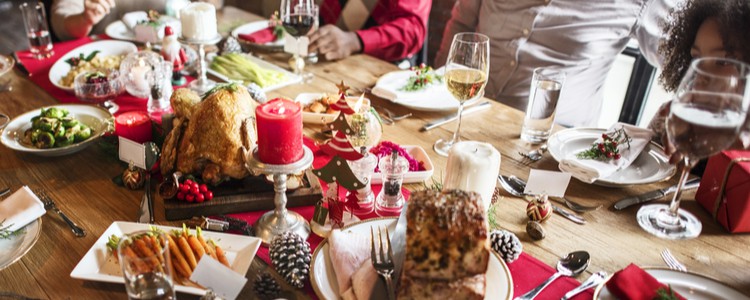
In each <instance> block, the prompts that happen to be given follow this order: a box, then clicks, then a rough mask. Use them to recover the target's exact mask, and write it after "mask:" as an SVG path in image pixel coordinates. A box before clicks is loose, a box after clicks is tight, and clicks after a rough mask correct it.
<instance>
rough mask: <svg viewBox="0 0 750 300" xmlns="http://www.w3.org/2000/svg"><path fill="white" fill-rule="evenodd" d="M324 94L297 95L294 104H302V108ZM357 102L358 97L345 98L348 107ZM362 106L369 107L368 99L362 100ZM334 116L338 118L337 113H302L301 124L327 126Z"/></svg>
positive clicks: (334, 118)
mask: <svg viewBox="0 0 750 300" xmlns="http://www.w3.org/2000/svg"><path fill="white" fill-rule="evenodd" d="M325 95H326V94H323V93H301V94H299V95H297V97H295V98H294V102H297V103H300V104H302V106H303V107H304V106H306V105H308V104H310V103H312V102H313V101H314V100H316V99H320V98H321V97H323V96H325ZM357 100H359V97H356V96H347V97H346V102H348V103H349V105H350V106H354V103H356V102H357ZM362 101H363V102H362V104H363V105H370V99H367V98H364V100H362ZM336 116H338V113H333V114H322V113H313V112H305V111H303V112H302V122H304V123H311V124H328V123H331V122H333V121H334V120H336Z"/></svg>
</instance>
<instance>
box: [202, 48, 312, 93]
mask: <svg viewBox="0 0 750 300" xmlns="http://www.w3.org/2000/svg"><path fill="white" fill-rule="evenodd" d="M243 55H245V56H246V57H247V58H248V59H250V60H251V61H252V62H254V63H256V64H258V66H259V67H261V68H265V69H271V70H275V71H279V72H281V73H284V75H285V76H286V80H284V81H282V82H281V83H278V84H275V85H272V86H267V87H265V88H263V91H264V92H266V93H268V92H270V91H273V90H276V89H280V88H282V87H285V86H287V85H292V84H295V83H300V82H302V77H300V76H299V75H295V74H293V73H291V72H289V71H287V70H285V69H282V68H280V67H279V66H277V65H274V64H272V63H269V62H267V61H265V60H262V59H260V58H257V57H255V56H252V55H250V54H247V53H244V54H243ZM214 57H215V55H209V56H208V57H207V58H206V60H207V62H206V72H207V73H208V74H211V75H213V76H216V78H219V79H221V80H222V81H224V82H233V81H235V80H232V79H229V77H227V76H226V75H224V74H221V73H219V72H217V71H215V70H213V69H211V67H210V66H211V62H212V61H213V58H214Z"/></svg>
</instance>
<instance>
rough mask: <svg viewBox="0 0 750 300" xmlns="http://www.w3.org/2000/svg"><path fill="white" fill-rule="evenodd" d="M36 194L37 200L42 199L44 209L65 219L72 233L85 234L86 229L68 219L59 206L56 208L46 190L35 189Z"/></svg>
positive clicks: (80, 235)
mask: <svg viewBox="0 0 750 300" xmlns="http://www.w3.org/2000/svg"><path fill="white" fill-rule="evenodd" d="M36 194H37V196H39V200H42V203H44V209H46V210H52V211H54V212H56V213H57V214H58V215H60V217H61V218H62V219H63V220H64V221H65V223H67V224H68V226H70V229H71V230H73V234H75V235H76V236H77V237H84V236H86V231H85V230H83V228H81V227H79V226H78V225H77V224H76V223H75V222H73V221H72V220H70V218H68V216H67V215H65V213H63V212H62V210H60V209H59V208H57V205H55V201H52V198H50V196H49V195H47V192H45V191H44V190H37V191H36Z"/></svg>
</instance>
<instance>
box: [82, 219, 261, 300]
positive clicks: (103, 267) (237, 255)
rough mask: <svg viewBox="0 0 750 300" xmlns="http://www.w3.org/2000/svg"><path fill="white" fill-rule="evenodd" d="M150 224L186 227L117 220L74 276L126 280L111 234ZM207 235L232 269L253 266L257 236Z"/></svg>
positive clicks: (194, 289) (185, 289)
mask: <svg viewBox="0 0 750 300" xmlns="http://www.w3.org/2000/svg"><path fill="white" fill-rule="evenodd" d="M149 226H155V227H157V228H159V229H162V230H164V231H166V232H169V231H170V230H182V228H177V227H169V226H161V225H152V224H143V223H131V222H114V223H112V225H110V226H109V228H107V230H105V231H104V233H102V235H101V236H100V237H99V239H98V240H96V242H95V243H94V245H93V246H91V249H89V251H88V252H86V255H84V256H83V258H81V261H79V262H78V265H76V266H75V268H74V269H73V271H72V272H70V277H72V278H76V279H83V280H92V281H101V282H112V283H124V281H123V279H122V269H121V268H120V265H119V264H117V263H116V262H115V259H114V258H113V257H112V253H110V252H109V251H108V250H107V240H108V239H109V237H110V236H111V235H113V234H114V235H116V236H123V235H124V234H127V233H132V232H136V231H141V230H149ZM203 236H204V237H205V238H207V239H213V240H214V241H216V242H217V244H218V245H219V246H221V248H222V249H223V250H224V252H226V256H227V260H228V261H229V265H230V266H231V269H232V270H234V271H235V272H237V273H238V274H241V275H243V276H244V275H245V274H246V273H247V270H248V269H249V268H250V264H251V263H252V261H253V258H254V257H255V253H256V252H257V251H258V248H259V247H260V245H261V240H260V239H259V238H256V237H250V236H242V235H236V234H226V233H217V232H211V231H203ZM175 290H176V291H178V292H181V293H187V294H193V295H201V296H202V295H205V294H206V291H205V290H204V289H202V288H200V287H198V286H197V285H190V286H187V285H181V284H175Z"/></svg>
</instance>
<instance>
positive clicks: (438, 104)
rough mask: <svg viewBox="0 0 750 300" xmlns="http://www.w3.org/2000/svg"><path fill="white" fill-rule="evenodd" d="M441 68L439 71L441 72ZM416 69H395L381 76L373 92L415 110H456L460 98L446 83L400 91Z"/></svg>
mask: <svg viewBox="0 0 750 300" xmlns="http://www.w3.org/2000/svg"><path fill="white" fill-rule="evenodd" d="M440 71H441V70H440V69H439V70H438V71H437V72H438V73H440ZM413 75H414V71H394V72H390V73H387V74H385V75H383V76H381V77H380V78H379V79H378V82H377V83H376V84H375V87H374V88H373V89H372V93H373V94H374V95H376V96H378V97H381V98H385V99H388V100H390V101H392V102H394V103H398V104H401V105H403V106H406V107H408V108H411V109H414V110H423V111H455V110H457V109H458V104H459V103H458V100H456V99H455V98H453V95H451V93H450V92H448V89H447V88H446V87H445V83H437V84H433V85H431V86H429V87H427V88H425V89H424V90H421V91H417V92H406V91H400V90H399V89H401V88H402V87H403V86H404V85H406V83H407V81H408V79H409V77H410V76H413Z"/></svg>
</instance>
